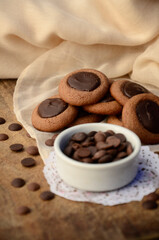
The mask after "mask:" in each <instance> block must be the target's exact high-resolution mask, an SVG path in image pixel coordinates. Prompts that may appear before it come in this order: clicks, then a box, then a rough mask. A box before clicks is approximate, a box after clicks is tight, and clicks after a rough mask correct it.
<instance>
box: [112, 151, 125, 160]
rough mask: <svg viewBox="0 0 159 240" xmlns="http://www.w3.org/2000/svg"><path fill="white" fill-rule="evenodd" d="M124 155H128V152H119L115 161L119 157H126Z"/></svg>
mask: <svg viewBox="0 0 159 240" xmlns="http://www.w3.org/2000/svg"><path fill="white" fill-rule="evenodd" d="M124 157H127V153H126V152H119V153H118V154H117V155H116V157H115V159H114V161H116V160H119V159H121V158H124Z"/></svg>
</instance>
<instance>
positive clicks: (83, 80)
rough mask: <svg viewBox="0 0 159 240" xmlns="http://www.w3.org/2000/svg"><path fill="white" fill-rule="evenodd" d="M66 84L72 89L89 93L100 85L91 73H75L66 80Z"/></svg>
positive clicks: (98, 79) (96, 77) (97, 78)
mask: <svg viewBox="0 0 159 240" xmlns="http://www.w3.org/2000/svg"><path fill="white" fill-rule="evenodd" d="M67 83H68V85H69V86H70V87H72V88H75V89H77V90H80V91H88V92H89V91H93V90H94V89H96V88H97V87H98V86H99V85H100V78H99V77H98V76H97V75H96V74H94V73H91V72H77V73H75V74H73V75H71V76H70V77H69V78H68V80H67Z"/></svg>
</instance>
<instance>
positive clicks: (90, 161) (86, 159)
mask: <svg viewBox="0 0 159 240" xmlns="http://www.w3.org/2000/svg"><path fill="white" fill-rule="evenodd" d="M82 162H84V163H93V162H94V161H93V159H92V158H82Z"/></svg>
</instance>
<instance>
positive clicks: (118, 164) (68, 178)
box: [54, 123, 141, 192]
mask: <svg viewBox="0 0 159 240" xmlns="http://www.w3.org/2000/svg"><path fill="white" fill-rule="evenodd" d="M107 130H113V131H114V132H116V133H122V134H124V135H125V137H126V139H127V141H129V142H131V144H132V147H133V149H134V150H133V152H132V153H131V154H130V155H129V156H128V157H125V158H123V159H122V160H119V161H115V162H111V163H102V164H91V163H83V162H78V161H76V160H73V159H71V158H69V157H68V156H66V155H65V154H64V153H63V152H62V150H63V149H64V148H65V146H66V145H67V143H68V140H69V139H70V137H71V136H72V135H73V134H74V133H77V132H85V133H89V132H91V131H103V132H105V131H107ZM54 148H55V152H56V157H57V170H58V173H59V175H60V177H61V178H62V179H63V180H64V181H65V182H66V183H67V184H69V185H71V186H73V187H75V188H78V189H82V190H87V191H98V192H99V191H108V190H114V189H118V188H120V187H123V186H125V185H126V184H128V183H130V182H131V181H132V180H133V179H134V178H135V176H136V174H137V170H138V166H137V162H136V157H137V155H138V154H139V151H140V148H141V143H140V140H139V138H138V136H137V135H136V134H135V133H133V132H132V131H130V130H128V129H127V128H124V127H121V126H117V125H114V124H108V123H88V124H81V125H77V126H74V127H71V128H68V129H66V130H64V131H62V132H61V133H60V134H59V135H58V136H57V138H56V140H55V143H54Z"/></svg>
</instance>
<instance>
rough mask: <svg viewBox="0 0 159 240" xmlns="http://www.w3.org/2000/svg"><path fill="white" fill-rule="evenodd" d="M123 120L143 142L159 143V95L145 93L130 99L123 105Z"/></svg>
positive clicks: (125, 125)
mask: <svg viewBox="0 0 159 240" xmlns="http://www.w3.org/2000/svg"><path fill="white" fill-rule="evenodd" d="M122 122H123V125H124V127H127V128H129V129H130V130H132V131H133V132H135V133H136V134H137V135H138V136H139V137H140V139H141V141H142V143H144V144H156V143H159V97H157V96H155V95H153V94H150V93H145V94H139V95H136V96H134V97H132V98H131V99H129V101H127V103H126V104H125V105H124V107H123V111H122Z"/></svg>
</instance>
